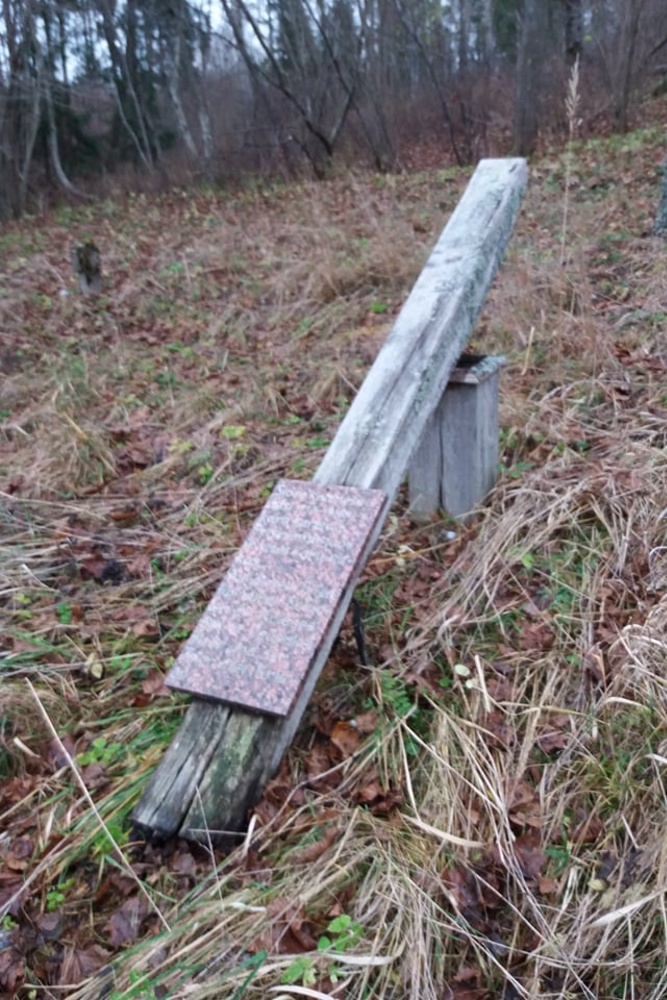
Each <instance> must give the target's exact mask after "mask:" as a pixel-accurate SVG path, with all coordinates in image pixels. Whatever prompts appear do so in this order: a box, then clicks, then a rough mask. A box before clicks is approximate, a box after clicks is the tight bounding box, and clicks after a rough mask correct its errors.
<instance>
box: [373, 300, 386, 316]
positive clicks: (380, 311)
mask: <svg viewBox="0 0 667 1000" xmlns="http://www.w3.org/2000/svg"><path fill="white" fill-rule="evenodd" d="M388 311H389V306H388V305H387V303H386V302H371V312H372V313H373V315H375V316H382V315H384V313H386V312H388Z"/></svg>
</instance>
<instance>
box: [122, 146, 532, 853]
mask: <svg viewBox="0 0 667 1000" xmlns="http://www.w3.org/2000/svg"><path fill="white" fill-rule="evenodd" d="M526 180H527V168H526V163H525V161H524V160H520V159H510V160H482V162H481V163H480V164H479V166H478V168H477V170H476V171H475V174H474V175H473V177H472V180H471V181H470V184H469V185H468V187H467V189H466V191H465V193H464V195H463V197H462V199H461V201H460V202H459V204H458V206H457V208H456V210H455V211H454V213H453V215H452V217H451V219H450V220H449V222H448V224H447V226H446V227H445V229H444V231H443V233H442V236H441V237H440V239H439V240H438V243H437V244H436V246H435V248H434V250H433V253H432V254H431V256H430V258H429V260H428V262H427V264H426V266H425V267H424V270H423V271H422V273H421V275H420V277H419V279H418V280H417V282H416V284H415V286H414V288H413V290H412V292H411V294H410V296H409V297H408V299H407V301H406V303H405V305H404V307H403V309H402V311H401V313H400V315H399V316H398V319H397V320H396V323H395V325H394V327H393V329H392V332H391V333H390V335H389V337H388V339H387V342H386V344H385V345H384V347H383V348H382V350H381V351H380V354H379V355H378V358H377V360H376V362H375V364H374V365H373V367H372V369H371V371H370V372H369V374H368V376H367V378H366V380H365V382H364V384H363V386H362V387H361V389H360V391H359V394H358V395H357V398H356V399H355V401H354V403H353V404H352V406H351V407H350V410H349V411H348V414H347V416H346V418H345V420H344V421H343V423H342V424H341V426H340V428H339V431H338V433H337V435H336V437H335V438H334V440H333V442H332V443H331V446H330V448H329V450H328V451H327V454H326V455H325V457H324V460H323V462H322V464H321V465H320V467H319V469H318V471H317V473H316V475H315V481H316V482H319V483H323V484H330V485H336V484H340V485H350V486H362V487H371V488H377V489H381V490H384V492H385V493H386V494H387V495H388V497H389V498H390V499H391V498H393V496H394V495H395V493H396V490H397V489H398V487H399V485H400V483H401V480H402V478H403V476H404V474H405V471H406V469H407V467H408V464H409V461H410V457H411V455H412V452H413V450H414V448H415V446H416V444H417V442H418V441H419V439H420V437H421V434H422V433H423V431H424V429H425V427H426V424H427V421H428V420H429V417H430V416H431V414H432V413H433V411H434V410H435V408H436V406H437V405H438V402H439V399H440V397H441V395H442V392H443V390H444V387H445V386H446V384H447V380H448V377H449V374H450V372H451V371H452V369H453V368H454V365H455V363H456V361H457V359H458V357H459V355H460V354H461V352H462V350H463V348H464V347H465V344H466V343H467V341H468V339H469V337H470V334H471V332H472V329H473V326H474V323H475V320H476V318H477V315H478V313H479V311H480V309H481V307H482V304H483V302H484V298H485V296H486V293H487V291H488V289H489V286H490V284H491V281H492V280H493V277H494V275H495V273H496V271H497V269H498V266H499V264H500V261H501V260H502V257H503V254H504V252H505V248H506V246H507V242H508V240H509V237H510V235H511V232H512V227H513V225H514V221H515V218H516V215H517V213H518V210H519V204H520V201H521V196H522V194H523V190H524V188H525V185H526ZM387 510H388V506H387V508H386V509H385V515H386V511H387ZM383 521H384V517H382V518H380V522H379V523H378V526H377V529H376V532H375V533H374V535H373V536H372V537H371V539H370V540H369V544H368V547H367V552H366V557H367V556H368V555H369V554H370V551H371V550H372V547H373V545H374V544H375V541H376V540H377V535H378V534H379V531H380V530H381V526H382V523H383ZM355 582H356V581H352V582H351V584H350V586H349V587H348V588H347V590H346V592H345V595H344V598H343V600H342V602H341V605H340V607H339V610H338V613H337V615H336V617H335V619H334V621H333V622H332V624H331V627H330V629H329V631H328V634H327V636H326V637H325V639H324V641H323V643H322V647H321V650H320V654H319V656H318V657H317V658H316V661H315V663H314V665H313V668H312V671H311V673H310V675H309V677H308V678H307V680H306V682H305V684H304V686H303V688H302V690H301V693H300V696H299V699H298V701H297V703H296V706H295V707H294V709H293V711H292V712H291V714H290V715H289V716H287V717H286V718H271V717H263V716H258V715H253V714H252V713H250V712H247V711H244V710H241V709H225V710H224V711H219V714H218V717H217V718H215V716H212V714H211V706H210V705H207V704H206V703H205V702H199V701H195V702H193V703H192V705H191V706H190V708H189V709H188V712H187V714H186V717H185V719H184V722H183V724H182V726H181V729H180V730H179V733H178V735H177V738H176V740H175V742H174V744H172V746H171V747H170V749H169V751H168V752H167V754H165V757H164V759H163V761H162V762H161V764H160V765H159V766H158V768H157V770H156V772H155V775H154V776H153V779H152V780H151V782H150V783H149V784H148V786H147V788H146V790H145V792H144V794H143V796H142V798H141V800H140V802H139V804H138V806H137V808H136V809H135V812H134V815H133V819H134V821H135V823H136V824H137V825H138V826H139V827H141V828H142V829H144V830H147V831H149V832H154V833H160V834H162V835H173V834H179V835H180V836H184V837H188V838H190V839H198V840H202V841H206V840H207V839H208V837H210V838H211V839H212V840H213V841H214V842H216V843H221V842H222V843H224V842H225V841H226V840H227V838H228V835H229V833H230V832H231V831H236V830H239V829H241V828H242V827H243V826H244V824H245V822H246V821H247V815H248V811H249V809H251V808H252V806H253V805H254V804H255V802H256V801H257V798H258V797H259V795H260V794H261V792H262V788H263V786H264V783H265V782H266V780H267V779H268V778H269V777H270V775H271V774H272V773H273V772H274V771H275V769H276V768H277V767H278V764H279V763H280V760H281V758H282V756H283V754H284V752H285V750H286V749H287V747H288V746H289V744H290V742H291V740H292V737H293V736H294V733H295V731H296V728H297V726H298V725H299V722H300V721H301V718H302V715H303V713H304V711H305V708H306V706H307V704H308V700H309V698H310V696H311V694H312V691H313V688H314V687H315V684H316V682H317V680H318V678H319V675H320V673H321V671H322V668H323V667H324V664H325V663H326V660H327V658H328V655H329V652H330V649H331V646H332V644H333V641H334V639H335V636H336V635H337V633H338V630H339V628H340V625H341V622H342V619H343V616H344V614H345V611H346V610H347V607H348V605H349V602H350V600H351V598H352V594H353V592H354V583H355ZM200 719H201V720H205V721H206V723H207V736H206V741H207V750H206V753H205V758H206V760H205V763H204V764H203V765H202V766H199V765H198V766H196V767H194V768H193V766H192V764H188V762H187V761H188V758H189V757H191V756H194V755H196V753H197V752H198V751H199V748H200V747H201V740H202V736H201V728H202V727H201V724H200ZM212 730H214V731H212ZM195 772H196V774H195ZM189 774H191V775H192V783H191V784H190V785H189V787H185V786H186V784H187V781H186V776H187V775H189ZM181 775H182V776H183V777H182V778H179V776H181ZM175 778H179V780H178V789H177V793H176V792H175V791H172V784H173V781H174V779H175Z"/></svg>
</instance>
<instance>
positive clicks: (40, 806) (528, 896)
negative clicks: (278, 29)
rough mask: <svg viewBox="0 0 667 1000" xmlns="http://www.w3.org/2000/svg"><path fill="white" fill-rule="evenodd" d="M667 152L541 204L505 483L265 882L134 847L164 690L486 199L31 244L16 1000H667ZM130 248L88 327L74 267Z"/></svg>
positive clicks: (635, 156) (55, 221)
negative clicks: (452, 225)
mask: <svg viewBox="0 0 667 1000" xmlns="http://www.w3.org/2000/svg"><path fill="white" fill-rule="evenodd" d="M663 146H664V129H661V128H646V129H644V130H642V131H641V132H636V133H633V134H631V135H627V136H624V137H621V138H611V139H607V140H604V141H602V140H596V141H591V142H588V143H586V144H577V143H575V144H574V145H573V146H572V147H571V148H570V149H569V150H555V151H553V152H552V153H549V154H547V155H545V156H544V157H543V158H542V159H541V160H539V161H537V162H535V163H534V164H532V165H531V174H530V177H531V179H530V184H529V190H528V194H527V196H526V199H525V202H524V206H523V209H522V213H521V216H520V219H519V223H518V227H517V230H516V233H515V236H514V237H513V240H512V242H511V244H510V249H509V252H508V255H507V258H506V262H505V264H504V266H503V268H502V271H501V274H500V276H499V278H498V280H497V282H496V285H495V287H494V289H493V291H492V293H491V295H490V297H489V300H488V305H487V308H486V310H485V312H484V315H483V317H482V320H481V322H480V323H479V324H478V328H477V332H476V335H475V340H474V343H473V347H474V348H475V349H478V350H481V351H484V352H487V353H504V354H506V355H507V357H508V362H509V363H508V366H507V368H506V370H505V372H504V375H503V385H502V390H501V423H502V431H501V434H502V439H501V452H502V469H501V476H500V479H499V482H498V486H497V488H496V489H495V491H494V492H493V494H492V496H490V497H489V498H488V502H487V504H486V505H485V506H484V508H483V509H482V510H480V511H479V513H478V515H477V516H476V517H475V519H474V520H473V522H472V523H471V524H470V525H469V526H467V527H465V528H464V527H461V526H460V525H457V524H453V523H451V522H447V521H446V520H441V521H437V522H435V523H432V524H429V525H426V526H424V525H418V524H415V523H413V521H412V520H411V518H410V515H409V514H408V512H407V511H406V508H405V504H404V503H403V502H401V500H400V499H399V502H398V503H397V504H396V506H395V508H394V511H393V513H392V515H391V518H390V521H389V522H388V525H387V530H386V532H385V535H384V536H383V540H382V544H381V547H380V548H379V549H378V551H377V552H376V554H375V555H374V557H373V559H372V560H371V563H370V564H369V566H368V568H367V571H366V573H365V576H364V583H363V586H362V588H361V593H360V598H361V603H362V606H363V609H364V615H365V620H366V629H367V643H368V647H369V653H370V656H371V659H372V664H373V665H372V666H371V667H366V668H362V667H359V666H358V665H357V663H356V651H355V646H354V640H353V635H352V628H351V626H350V625H346V626H345V628H344V630H343V635H342V641H341V643H340V644H339V645H338V647H337V649H336V651H335V654H334V656H333V657H332V660H331V663H330V665H329V666H328V667H327V670H326V671H325V675H324V677H323V679H322V681H321V683H320V685H319V687H318V689H317V693H316V695H315V697H314V699H313V701H312V705H311V708H310V710H309V713H308V716H307V718H306V720H305V721H304V725H303V726H302V729H301V731H300V733H299V735H298V737H297V739H296V740H295V743H294V746H293V748H292V750H291V752H290V754H289V755H288V757H287V759H286V760H285V761H284V763H283V766H282V768H281V770H280V772H279V774H278V775H277V776H276V778H275V779H274V780H273V782H272V783H271V785H270V786H269V788H268V789H267V791H266V794H265V796H264V798H263V800H262V802H261V803H260V804H259V806H258V809H257V811H256V814H255V816H254V818H253V821H252V824H251V829H250V831H249V833H248V836H247V837H245V838H243V837H241V838H239V845H238V848H237V849H236V850H234V851H233V852H231V853H229V854H226V855H223V854H221V853H220V852H207V851H205V850H203V849H199V848H195V847H193V846H191V845H188V844H186V843H182V842H181V843H169V844H153V845H145V844H143V843H141V842H139V841H136V840H132V836H133V834H132V830H131V828H130V825H129V821H128V818H129V815H130V813H131V811H132V808H133V805H134V804H135V802H136V800H137V797H138V795H139V794H140V791H141V789H142V788H143V787H144V785H145V782H146V780H147V778H148V775H149V773H150V771H151V769H152V768H153V767H154V765H155V764H156V762H157V761H158V760H159V759H160V756H161V754H162V753H163V751H164V748H165V747H166V745H167V744H168V742H169V739H170V737H171V735H172V734H173V733H174V731H175V729H176V727H177V726H178V722H179V719H180V716H181V714H182V711H183V708H184V705H185V700H184V699H182V698H180V697H175V696H173V695H171V694H170V693H169V692H168V691H167V689H166V688H165V687H164V685H163V677H164V674H165V672H166V670H167V669H168V667H169V665H170V663H171V662H172V661H173V658H174V657H175V656H176V655H177V653H178V650H179V648H180V646H181V644H182V642H183V640H184V639H185V638H186V637H187V636H188V634H189V632H190V631H191V629H192V627H193V626H194V624H195V623H196V621H197V618H198V616H199V614H200V612H201V610H202V608H203V607H204V606H205V604H206V601H207V599H208V598H209V597H210V595H211V593H212V591H213V589H214V588H215V586H216V585H217V582H218V581H219V579H220V577H221V574H222V572H223V571H224V568H225V566H226V565H227V563H228V561H229V559H230V557H231V555H232V554H233V553H234V551H235V550H236V549H237V548H238V546H239V543H240V540H241V539H242V537H243V535H244V533H245V532H246V530H247V528H248V526H249V525H250V524H251V523H252V520H253V518H254V517H255V515H256V514H257V512H258V511H259V510H260V508H261V505H262V503H263V502H264V500H265V498H266V497H267V495H268V494H269V492H270V490H271V487H272V484H273V483H274V482H275V480H276V479H277V478H278V477H280V476H291V477H301V478H308V477H310V475H311V474H312V472H313V471H314V469H315V468H316V467H317V464H318V462H319V460H320V458H321V455H322V454H323V452H324V450H325V449H326V447H327V445H328V443H329V441H330V440H331V438H332V437H333V435H334V433H335V431H336V428H337V426H338V424H339V422H340V420H341V418H342V416H343V415H344V413H345V412H346V408H347V406H348V405H349V401H350V400H351V399H352V398H353V396H354V393H355V391H356V389H357V388H358V387H359V385H360V384H361V382H362V380H363V378H364V375H365V372H366V371H367V370H368V368H369V366H370V364H371V363H372V360H373V358H374V356H375V354H376V353H377V350H378V348H379V346H380V344H381V343H382V341H383V339H384V337H385V336H386V334H387V332H388V330H389V329H390V327H391V323H392V320H393V318H394V316H395V315H396V314H397V312H398V310H399V308H400V305H401V303H402V302H403V300H404V299H405V297H406V295H407V293H408V291H409V288H410V286H411V284H412V282H413V281H414V279H415V278H416V276H417V275H418V273H419V271H420V268H421V266H422V265H423V263H424V261H425V259H426V257H427V255H428V252H429V249H430V247H431V246H432V245H433V243H434V242H435V239H436V237H437V235H438V234H439V232H440V230H441V229H442V227H443V225H444V224H445V222H446V220H447V218H448V216H449V214H450V212H451V211H452V209H453V207H454V206H455V204H456V202H457V200H458V198H459V196H460V193H461V191H462V190H463V187H464V186H465V183H466V181H467V175H465V174H464V173H463V172H458V171H457V172H452V171H439V170H429V171H425V172H421V173H419V172H415V173H410V174H403V175H400V176H382V177H374V176H368V175H349V176H346V177H341V178H337V179H334V180H331V181H328V182H326V183H323V184H318V185H313V184H303V185H300V186H291V187H269V186H264V185H257V186H254V187H251V188H248V189H247V190H245V191H243V192H234V193H229V192H219V191H199V192H194V193H193V192H173V193H171V194H169V195H165V196H164V197H155V198H147V197H135V198H128V199H127V200H124V201H120V200H118V201H108V202H104V203H102V204H97V205H94V206H88V207H86V208H83V209H77V210H73V209H71V208H63V209H61V210H59V211H58V212H56V213H55V214H54V215H52V216H50V217H48V218H46V219H32V220H26V221H24V222H23V223H22V224H21V225H17V226H15V227H9V228H5V229H4V231H2V232H1V233H0V272H1V280H0V289H1V292H0V371H1V372H2V377H1V381H0V491H1V492H0V620H1V622H2V636H3V639H2V649H1V651H0V675H1V684H2V687H1V701H2V706H1V715H0V774H1V775H2V784H1V785H0V830H2V831H3V832H2V834H0V913H2V914H3V915H4V919H3V922H2V924H1V925H0V994H1V995H2V996H6V997H8V998H9V997H14V996H16V997H20V998H33V997H35V998H38V997H45V996H46V997H50V996H54V997H63V996H72V997H76V998H78V1000H93V998H95V1000H97V998H98V997H107V998H113V1000H121V998H123V1000H129V998H144V1000H157V998H165V997H170V998H176V997H178V998H185V997H188V998H197V1000H199V998H201V1000H204V998H229V1000H232V998H233V1000H239V998H241V997H247V998H252V997H266V996H269V995H270V996H276V997H294V996H310V997H322V996H325V997H329V996H331V997H341V998H354V1000H361V998H387V1000H388V998H392V1000H394V998H395V1000H406V998H411V1000H417V998H419V1000H444V998H452V1000H454V998H455V1000H482V998H486V997H489V998H490V997H493V998H495V997H501V996H502V997H503V998H504V1000H513V998H515V997H532V998H535V997H549V996H552V997H563V998H564V997H582V998H591V1000H592V998H596V1000H603V998H627V1000H629V998H637V1000H639V998H641V1000H648V998H651V1000H658V998H659V997H662V996H663V995H664V993H665V988H666V987H665V982H664V980H665V975H666V974H665V972H664V954H665V948H666V946H667V918H666V917H665V909H664V892H665V888H666V887H667V842H666V841H665V836H664V828H665V809H666V807H667V793H666V791H665V785H664V783H663V776H664V774H665V769H666V768H667V635H666V626H667V539H666V531H667V458H666V451H665V446H666V441H667V439H666V434H667V431H666V428H667V422H666V421H667V351H666V348H665V326H666V324H667V268H666V267H665V261H666V255H667V249H666V248H665V246H664V244H663V243H662V242H659V241H657V240H655V239H654V238H652V237H650V236H649V235H647V234H648V233H649V232H650V226H651V221H652V216H653V213H654V211H655V207H656V205H657V198H658V187H659V180H660V175H659V167H660V164H661V162H662V158H663V154H664V149H663ZM91 238H92V239H94V240H95V241H96V242H97V244H98V245H99V247H100V249H101V252H102V258H103V272H104V290H103V294H102V295H101V296H100V297H97V298H95V297H82V296H81V295H80V294H79V293H78V292H77V291H76V289H75V286H74V282H73V279H72V275H71V270H70V267H69V263H68V261H69V248H70V246H71V244H73V243H76V242H83V241H84V240H86V239H91Z"/></svg>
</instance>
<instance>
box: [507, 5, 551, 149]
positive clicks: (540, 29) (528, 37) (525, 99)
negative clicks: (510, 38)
mask: <svg viewBox="0 0 667 1000" xmlns="http://www.w3.org/2000/svg"><path fill="white" fill-rule="evenodd" d="M547 2H548V0H524V4H523V11H522V13H521V20H520V31H519V51H518V57H517V67H516V95H515V105H514V151H515V153H516V154H517V155H519V156H530V155H531V153H533V152H534V151H535V145H536V143H537V135H538V131H539V125H540V93H541V89H542V75H543V74H542V70H543V63H544V57H545V53H546V45H545V35H546V31H547V20H548V12H547V9H546V4H547Z"/></svg>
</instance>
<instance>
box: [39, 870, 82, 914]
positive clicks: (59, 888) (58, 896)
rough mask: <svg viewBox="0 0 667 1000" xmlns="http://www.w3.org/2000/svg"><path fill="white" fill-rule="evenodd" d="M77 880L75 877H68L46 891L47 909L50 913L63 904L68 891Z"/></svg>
mask: <svg viewBox="0 0 667 1000" xmlns="http://www.w3.org/2000/svg"><path fill="white" fill-rule="evenodd" d="M75 881H76V880H75V879H73V878H68V879H65V880H64V881H63V882H59V883H58V885H56V886H54V887H53V888H51V889H49V890H48V892H47V893H46V909H47V910H48V911H49V913H54V912H55V911H56V910H59V909H60V908H61V907H62V906H63V904H64V903H65V901H66V899H67V893H68V892H69V890H70V889H71V888H72V886H73V885H74V884H75Z"/></svg>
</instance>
